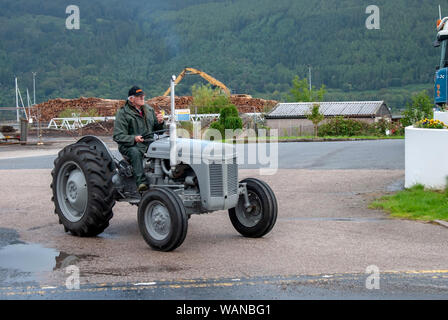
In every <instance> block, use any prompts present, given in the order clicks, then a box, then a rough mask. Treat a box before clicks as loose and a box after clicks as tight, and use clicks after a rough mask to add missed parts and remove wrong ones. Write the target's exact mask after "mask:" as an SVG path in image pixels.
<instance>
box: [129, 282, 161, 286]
mask: <svg viewBox="0 0 448 320" xmlns="http://www.w3.org/2000/svg"><path fill="white" fill-rule="evenodd" d="M155 284H156V282H139V283H134V286H153V285H155Z"/></svg>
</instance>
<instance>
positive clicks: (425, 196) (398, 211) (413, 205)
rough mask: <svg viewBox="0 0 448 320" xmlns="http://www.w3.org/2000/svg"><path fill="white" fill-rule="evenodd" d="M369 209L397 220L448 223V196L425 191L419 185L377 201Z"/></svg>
mask: <svg viewBox="0 0 448 320" xmlns="http://www.w3.org/2000/svg"><path fill="white" fill-rule="evenodd" d="M369 208H371V209H382V210H385V211H386V212H388V213H390V215H391V216H392V217H396V218H404V219H411V220H424V221H433V220H444V221H448V194H447V192H443V191H433V190H425V188H424V186H422V185H417V186H414V187H412V188H410V189H407V190H403V191H400V192H398V193H396V194H394V195H390V196H384V197H382V198H380V199H378V200H375V201H373V202H372V203H371V204H370V205H369Z"/></svg>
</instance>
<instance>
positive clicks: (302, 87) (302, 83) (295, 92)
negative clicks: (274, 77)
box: [289, 76, 327, 102]
mask: <svg viewBox="0 0 448 320" xmlns="http://www.w3.org/2000/svg"><path fill="white" fill-rule="evenodd" d="M289 92H290V96H289V100H290V101H292V102H314V101H319V102H320V101H323V99H324V96H325V94H326V93H327V90H326V89H325V85H322V86H321V87H320V89H319V90H316V87H315V86H312V88H311V91H310V85H309V83H308V79H307V78H304V79H300V78H299V76H295V77H294V79H293V80H292V88H291V90H290V91H289Z"/></svg>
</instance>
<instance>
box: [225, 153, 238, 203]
mask: <svg viewBox="0 0 448 320" xmlns="http://www.w3.org/2000/svg"><path fill="white" fill-rule="evenodd" d="M227 183H228V192H229V196H230V195H234V194H237V193H238V163H236V158H234V159H232V163H229V164H227Z"/></svg>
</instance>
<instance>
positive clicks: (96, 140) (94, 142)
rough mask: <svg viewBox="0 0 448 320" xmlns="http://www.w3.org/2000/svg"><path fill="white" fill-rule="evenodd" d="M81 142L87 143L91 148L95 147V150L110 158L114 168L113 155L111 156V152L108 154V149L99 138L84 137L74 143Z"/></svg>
mask: <svg viewBox="0 0 448 320" xmlns="http://www.w3.org/2000/svg"><path fill="white" fill-rule="evenodd" d="M82 142H83V143H87V144H89V145H91V146H95V147H96V149H97V150H100V151H102V152H103V153H104V155H106V156H108V157H109V158H110V160H111V161H112V163H113V165H114V167H116V165H117V164H116V160H115V157H114V155H113V154H112V152H110V150H109V148H108V147H107V146H106V144H105V143H104V142H103V141H102V140H101V139H100V138H98V137H95V136H84V137H82V138H81V139H79V140H78V141H77V142H76V143H82Z"/></svg>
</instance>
